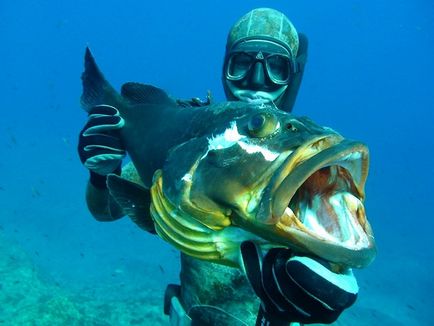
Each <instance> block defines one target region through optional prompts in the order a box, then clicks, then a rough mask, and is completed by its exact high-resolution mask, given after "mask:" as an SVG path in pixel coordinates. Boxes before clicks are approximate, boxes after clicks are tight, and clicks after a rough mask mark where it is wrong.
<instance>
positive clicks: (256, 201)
mask: <svg viewBox="0 0 434 326" xmlns="http://www.w3.org/2000/svg"><path fill="white" fill-rule="evenodd" d="M82 80H83V95H82V98H81V102H82V106H83V107H84V108H85V109H87V110H88V109H89V108H91V107H92V106H93V105H97V104H102V103H105V104H110V105H113V106H115V107H116V108H118V109H119V112H120V115H121V116H122V117H123V118H124V119H125V126H124V127H123V128H122V129H121V137H122V140H123V142H124V145H125V147H126V149H127V152H128V153H129V155H130V157H131V160H132V162H133V163H134V166H135V167H136V169H137V171H138V173H139V175H140V178H141V184H139V183H133V182H131V181H127V180H125V179H122V178H120V177H117V176H115V175H110V176H109V178H108V187H109V190H110V193H111V194H112V196H113V197H114V198H115V199H116V201H117V202H118V203H119V204H120V205H121V206H122V207H123V208H124V211H125V213H126V214H127V215H129V216H130V217H132V218H133V219H134V220H135V221H136V222H138V223H139V224H141V225H142V226H143V225H144V226H145V228H149V229H151V228H152V227H155V230H156V232H157V233H158V235H159V236H160V237H161V238H163V239H164V240H166V241H168V242H169V243H171V244H172V245H174V246H175V247H176V248H178V249H179V250H181V251H183V252H185V253H186V254H189V255H191V256H194V257H197V258H201V259H205V260H209V261H213V262H218V263H222V264H226V265H231V266H238V265H239V246H240V243H241V242H242V241H245V240H252V241H254V242H256V243H257V244H258V245H259V246H260V247H262V248H264V249H267V248H269V247H275V246H284V247H289V248H291V249H293V250H294V252H295V253H297V254H307V255H312V256H317V257H320V258H322V259H324V260H327V261H329V262H331V263H333V264H335V265H336V266H341V267H359V268H360V267H365V266H366V265H368V264H369V263H370V262H371V261H372V260H373V259H374V257H375V254H376V249H375V241H374V236H373V233H372V230H371V227H370V225H369V222H368V220H367V218H366V215H365V209H364V205H363V200H364V196H365V195H364V186H365V181H366V178H367V174H368V156H369V154H368V149H367V147H366V146H365V145H364V144H362V143H360V142H357V141H352V140H348V139H345V138H343V137H342V136H341V135H340V134H338V133H337V132H335V131H334V130H332V129H330V128H326V127H321V126H319V125H317V124H315V123H314V122H313V121H312V120H310V119H308V118H306V117H301V118H300V117H295V116H293V115H291V114H289V113H286V112H283V111H280V110H278V109H277V108H276V107H275V106H273V105H270V104H264V103H255V102H252V103H243V102H225V103H220V104H215V105H210V106H206V107H199V108H185V107H180V106H178V105H177V104H176V103H175V102H174V101H173V100H172V99H171V98H169V97H168V96H167V94H166V93H165V92H164V91H163V90H161V89H158V88H155V87H153V86H148V85H143V84H138V83H127V84H124V85H123V86H122V90H121V93H120V94H119V93H118V92H116V91H115V90H114V89H113V87H111V86H110V84H109V83H108V82H107V81H106V80H105V78H104V77H103V75H102V73H101V72H100V70H99V69H98V67H97V65H96V63H95V60H94V58H93V56H92V55H91V53H90V51H89V50H88V49H87V50H86V55H85V71H84V73H83V75H82Z"/></svg>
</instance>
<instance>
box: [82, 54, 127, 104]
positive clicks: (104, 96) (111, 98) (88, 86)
mask: <svg viewBox="0 0 434 326" xmlns="http://www.w3.org/2000/svg"><path fill="white" fill-rule="evenodd" d="M81 80H82V82H83V94H82V95H81V99H80V102H81V106H82V107H83V108H84V109H85V110H86V111H89V110H90V109H91V108H92V107H93V106H95V105H99V104H109V105H113V106H115V107H119V106H120V104H121V102H122V98H121V97H120V96H119V94H118V92H117V91H116V90H115V89H114V88H113V87H112V86H111V85H110V83H109V82H108V81H107V80H106V79H105V78H104V75H103V74H102V72H101V71H100V70H99V68H98V66H97V64H96V62H95V58H94V57H93V56H92V53H91V52H90V50H89V48H88V47H87V48H86V53H85V55H84V72H83V74H82V75H81Z"/></svg>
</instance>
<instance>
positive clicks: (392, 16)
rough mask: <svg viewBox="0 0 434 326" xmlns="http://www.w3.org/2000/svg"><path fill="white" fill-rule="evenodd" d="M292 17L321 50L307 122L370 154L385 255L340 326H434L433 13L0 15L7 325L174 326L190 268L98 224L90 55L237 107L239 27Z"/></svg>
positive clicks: (306, 102) (422, 1) (367, 6)
mask: <svg viewBox="0 0 434 326" xmlns="http://www.w3.org/2000/svg"><path fill="white" fill-rule="evenodd" d="M255 7H271V8H275V9H278V10H280V11H282V12H284V13H285V14H286V15H287V16H288V17H289V18H290V20H291V21H292V22H293V23H294V25H295V26H296V28H297V30H298V31H300V32H303V33H305V34H306V35H307V36H308V38H309V47H310V48H309V58H308V63H307V66H306V71H305V75H304V80H303V84H302V86H301V89H300V92H299V95H298V98H297V102H296V105H295V109H294V113H295V114H296V115H307V116H309V117H311V118H312V119H313V120H314V121H316V122H317V123H319V124H322V125H327V126H330V127H333V128H334V129H335V130H337V131H339V132H341V133H342V134H343V135H345V136H346V137H349V138H354V139H358V140H362V141H364V142H365V143H367V144H368V146H369V148H370V151H371V169H370V176H369V178H368V183H367V188H366V193H367V199H366V208H367V213H368V218H369V220H370V222H371V225H372V226H373V229H374V232H375V235H376V241H377V245H378V256H377V258H376V260H375V262H374V263H373V264H372V265H371V266H369V267H368V268H366V269H364V270H357V271H356V276H357V279H358V282H359V286H360V293H359V298H358V301H357V302H356V304H355V305H354V306H353V307H352V308H350V309H349V310H348V311H346V312H344V314H343V315H342V317H341V319H340V320H339V321H338V322H336V323H335V324H336V325H434V311H433V307H434V298H433V293H434V277H433V273H434V245H433V241H434V238H433V233H434V208H433V207H434V199H433V184H434V135H433V133H434V2H432V1H431V0H396V1H386V0H381V1H374V0H370V1H361V0H360V1H356V0H351V1H348V0H346V1H344V0H341V1H338V0H335V1H320V0H317V1H313V0H303V1H301V0H300V1H289V0H287V1H239V2H236V1H166V0H160V1H137V0H136V1H134V0H125V1H122V2H121V1H113V0H108V1H107V0H106V1H89V0H86V1H84V0H76V1H53V0H39V1H20V0H17V1H11V0H2V1H0V44H1V50H0V67H1V69H0V90H1V94H2V96H1V104H0V106H1V118H0V148H1V160H0V171H1V172H0V325H167V324H168V321H167V319H166V317H165V316H164V315H163V312H162V309H163V293H164V289H165V287H166V284H167V283H169V282H172V283H176V282H178V273H179V254H178V253H177V251H176V250H174V249H172V248H171V247H170V246H169V245H168V244H166V243H165V242H164V241H163V240H161V239H158V238H156V237H153V236H151V235H149V234H147V233H145V232H144V231H141V230H140V229H139V228H138V227H136V226H135V225H134V224H133V223H132V222H131V221H130V220H129V219H127V218H124V219H122V220H119V221H116V222H113V223H101V222H97V221H95V220H94V219H93V218H92V217H91V215H90V213H89V212H88V211H87V207H86V204H85V200H84V191H85V185H86V182H87V178H88V173H87V171H86V169H85V168H84V167H83V166H82V165H81V163H80V161H79V159H78V155H77V153H76V152H77V151H76V147H77V139H78V133H79V131H80V130H81V128H82V126H83V125H84V123H85V121H86V114H85V112H84V111H83V110H82V109H81V108H80V104H79V97H80V95H81V80H80V75H81V73H82V71H83V55H84V50H85V47H86V46H89V47H90V48H91V50H92V51H93V54H94V55H95V58H96V61H97V63H98V64H99V66H100V68H101V69H102V71H103V72H104V74H105V76H106V77H107V79H108V80H109V81H110V82H111V83H112V84H113V85H114V86H115V87H116V88H118V89H119V87H120V86H121V85H122V84H123V83H124V82H127V81H138V82H144V83H149V84H153V85H156V86H159V87H161V88H163V89H165V90H167V91H168V92H169V93H170V94H171V95H172V96H174V97H178V98H190V97H205V95H206V91H207V90H211V91H212V93H213V95H214V98H215V99H216V100H224V93H223V87H222V85H221V66H222V62H223V55H224V49H225V43H226V36H227V32H228V30H229V28H230V27H231V26H232V24H233V23H234V22H235V21H236V20H237V19H238V18H240V17H241V16H242V15H244V14H245V13H247V12H248V11H249V10H251V9H253V8H255Z"/></svg>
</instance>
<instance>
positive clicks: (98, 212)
mask: <svg viewBox="0 0 434 326" xmlns="http://www.w3.org/2000/svg"><path fill="white" fill-rule="evenodd" d="M115 174H117V175H120V174H121V173H120V168H119V169H118V170H117V171H115ZM121 176H122V177H123V178H125V179H128V180H131V181H135V182H138V181H139V179H140V178H139V175H138V173H137V170H136V168H135V167H134V165H133V164H132V163H131V162H130V163H128V164H127V165H125V167H124V168H123V169H122V175H121ZM101 177H102V176H101ZM103 178H104V179H105V177H103ZM101 183H102V182H101V181H99V180H98V177H97V178H96V180H95V177H93V178H92V175H91V178H90V180H89V182H88V183H87V188H86V203H87V207H88V209H89V211H90V213H91V214H92V216H93V217H94V218H95V219H96V220H98V221H101V222H110V221H115V220H117V219H120V218H121V217H123V216H124V215H125V214H124V213H123V211H122V208H121V207H120V206H119V205H118V204H117V203H116V201H115V200H114V198H113V197H112V196H111V195H110V193H109V190H108V189H107V186H106V185H105V182H104V183H103V184H101Z"/></svg>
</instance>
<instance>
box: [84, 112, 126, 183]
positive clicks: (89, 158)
mask: <svg viewBox="0 0 434 326" xmlns="http://www.w3.org/2000/svg"><path fill="white" fill-rule="evenodd" d="M124 124H125V121H124V119H123V118H122V117H121V116H120V115H119V111H118V110H117V109H116V108H115V107H113V106H110V105H104V104H103V105H97V106H94V107H93V108H92V109H91V110H90V111H89V118H88V120H87V123H86V125H85V126H84V128H83V130H82V131H81V132H80V136H79V140H78V155H79V156H80V160H81V163H83V164H84V166H85V167H86V168H88V169H89V171H90V182H91V183H92V184H93V185H94V186H95V187H97V188H105V187H106V176H107V174H109V173H116V174H118V175H119V174H120V172H121V164H122V159H123V158H124V157H125V148H124V146H123V144H122V141H121V138H120V134H119V129H120V128H122V127H123V125H124Z"/></svg>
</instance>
